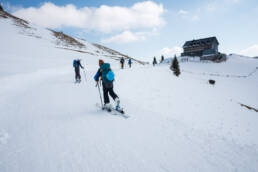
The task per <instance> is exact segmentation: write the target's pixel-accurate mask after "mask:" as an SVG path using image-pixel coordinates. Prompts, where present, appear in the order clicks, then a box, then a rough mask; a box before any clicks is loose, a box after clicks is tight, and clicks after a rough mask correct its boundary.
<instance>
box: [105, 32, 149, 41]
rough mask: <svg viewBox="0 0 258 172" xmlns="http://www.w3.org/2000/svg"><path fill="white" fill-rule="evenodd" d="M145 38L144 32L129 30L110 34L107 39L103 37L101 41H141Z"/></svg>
mask: <svg viewBox="0 0 258 172" xmlns="http://www.w3.org/2000/svg"><path fill="white" fill-rule="evenodd" d="M145 39H146V34H145V33H143V32H138V33H133V32H131V31H124V32H122V33H121V34H118V35H115V36H112V37H110V38H108V39H103V40H101V42H103V43H118V44H120V43H128V42H135V41H142V40H145Z"/></svg>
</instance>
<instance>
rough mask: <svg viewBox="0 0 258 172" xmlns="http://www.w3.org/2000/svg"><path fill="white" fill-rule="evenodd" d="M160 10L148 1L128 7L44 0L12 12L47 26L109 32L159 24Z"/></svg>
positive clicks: (151, 26) (161, 13) (160, 7)
mask: <svg viewBox="0 0 258 172" xmlns="http://www.w3.org/2000/svg"><path fill="white" fill-rule="evenodd" d="M164 12H165V10H164V8H163V5H162V4H156V3H155V2H152V1H144V2H139V3H135V4H134V5H133V6H131V7H119V6H106V5H102V6H100V7H99V8H89V7H83V8H80V9H77V8H76V7H75V6H74V5H72V4H68V5H66V6H56V5H55V4H53V3H51V2H48V3H44V4H43V5H42V6H41V7H39V8H34V7H30V8H22V9H19V10H17V11H16V12H14V15H16V16H19V17H21V18H24V19H26V20H29V21H31V22H33V23H36V24H38V25H41V26H44V27H49V28H58V27H62V26H70V27H78V28H82V29H86V30H95V31H101V32H104V33H109V32H112V31H123V30H128V29H142V28H155V27H160V26H163V25H164V24H165V21H164V19H163V18H162V15H163V13H164Z"/></svg>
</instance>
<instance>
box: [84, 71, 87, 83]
mask: <svg viewBox="0 0 258 172" xmlns="http://www.w3.org/2000/svg"><path fill="white" fill-rule="evenodd" d="M83 73H84V78H85V82H87V79H86V73H85V70H83Z"/></svg>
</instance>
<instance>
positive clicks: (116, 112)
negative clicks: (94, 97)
mask: <svg viewBox="0 0 258 172" xmlns="http://www.w3.org/2000/svg"><path fill="white" fill-rule="evenodd" d="M96 106H97V107H98V108H100V109H101V110H103V111H107V112H109V113H111V114H112V115H118V116H121V117H123V118H125V119H127V118H129V116H128V115H126V114H125V112H124V110H117V109H116V108H114V107H111V109H107V108H104V107H102V106H101V105H100V104H98V103H96Z"/></svg>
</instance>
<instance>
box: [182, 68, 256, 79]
mask: <svg viewBox="0 0 258 172" xmlns="http://www.w3.org/2000/svg"><path fill="white" fill-rule="evenodd" d="M257 71H258V67H256V68H255V69H254V70H253V71H252V72H250V73H249V74H248V75H230V74H214V73H205V72H203V73H196V72H192V71H187V70H182V72H185V73H190V74H196V75H209V76H218V77H226V78H248V77H250V76H252V75H253V74H254V73H256V72H257Z"/></svg>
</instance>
